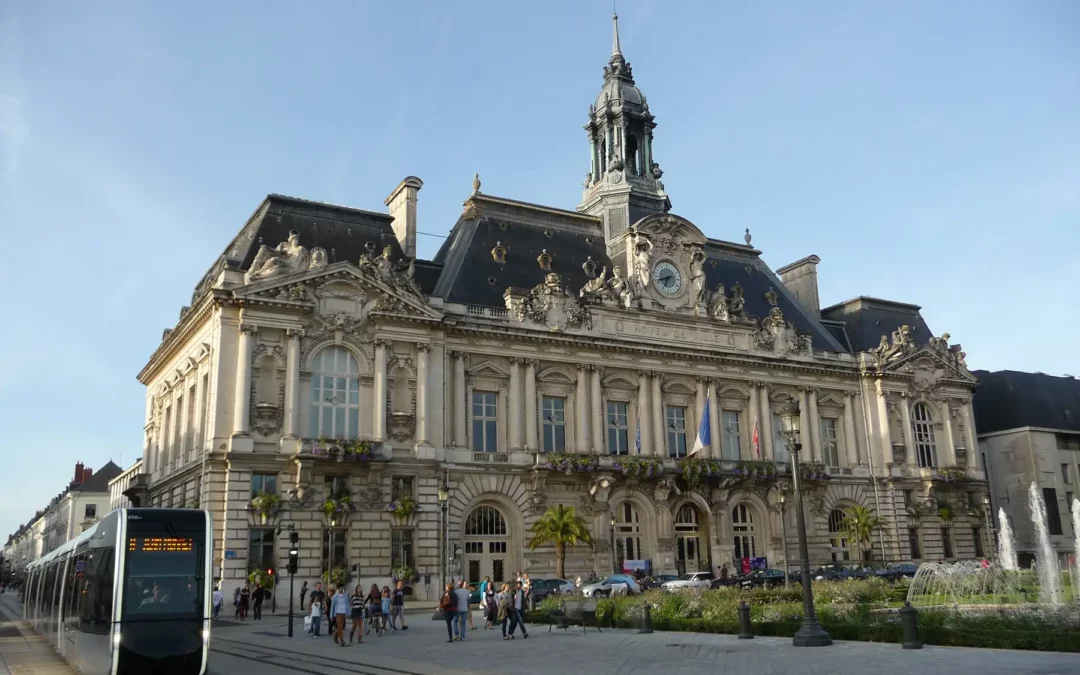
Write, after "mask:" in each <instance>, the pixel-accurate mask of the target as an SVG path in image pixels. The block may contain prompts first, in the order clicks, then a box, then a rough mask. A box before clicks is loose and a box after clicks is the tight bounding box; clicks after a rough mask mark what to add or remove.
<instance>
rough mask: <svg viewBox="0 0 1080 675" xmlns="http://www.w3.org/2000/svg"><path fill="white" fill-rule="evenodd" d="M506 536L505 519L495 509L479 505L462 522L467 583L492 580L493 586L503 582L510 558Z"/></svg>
mask: <svg viewBox="0 0 1080 675" xmlns="http://www.w3.org/2000/svg"><path fill="white" fill-rule="evenodd" d="M508 550H509V536H508V533H507V529H506V519H505V518H504V517H503V515H502V513H501V512H500V511H499V509H498V508H497V507H495V506H492V505H490V504H481V505H480V506H477V507H476V508H475V509H473V510H472V512H471V513H470V514H469V517H468V518H467V519H466V521H465V560H466V565H467V567H466V569H467V571H468V581H470V582H474V583H479V582H481V581H483V580H484V577H491V580H492V581H493V582H495V583H502V582H503V581H506V580H507V579H508V577H509V576H510V574H512V572H510V571H509V570H507V569H506V563H507V560H508V559H509V556H508Z"/></svg>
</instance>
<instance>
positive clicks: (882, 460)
mask: <svg viewBox="0 0 1080 675" xmlns="http://www.w3.org/2000/svg"><path fill="white" fill-rule="evenodd" d="M874 389H875V393H876V397H877V418H878V420H877V421H878V424H877V428H878V433H877V439H876V440H877V447H876V448H874V449H873V450H872V452H873V453H874V455H875V458H874V468H875V469H876V470H878V471H883V470H884V469H885V465H886V463H887V462H888V461H889V455H890V454H891V453H892V434H891V433H890V431H889V401H888V398H887V397H886V396H885V389H884V388H883V387H882V383H881V380H878V381H877V382H875V383H874Z"/></svg>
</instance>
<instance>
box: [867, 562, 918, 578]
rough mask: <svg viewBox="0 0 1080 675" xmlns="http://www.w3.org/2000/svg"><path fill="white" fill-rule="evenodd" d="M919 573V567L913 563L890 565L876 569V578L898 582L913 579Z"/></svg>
mask: <svg viewBox="0 0 1080 675" xmlns="http://www.w3.org/2000/svg"><path fill="white" fill-rule="evenodd" d="M918 571H919V566H918V565H913V564H911V563H889V564H888V565H885V566H884V567H879V568H877V569H875V570H874V576H876V577H879V578H881V579H888V580H889V581H897V580H898V579H902V578H904V577H907V578H908V579H912V578H914V577H915V573H916V572H918Z"/></svg>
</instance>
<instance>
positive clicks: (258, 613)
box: [251, 583, 266, 621]
mask: <svg viewBox="0 0 1080 675" xmlns="http://www.w3.org/2000/svg"><path fill="white" fill-rule="evenodd" d="M265 598H266V589H264V588H263V587H262V584H258V583H257V584H255V590H254V591H252V592H251V618H252V619H254V620H255V621H259V620H260V619H262V606H263V600H264V599H265Z"/></svg>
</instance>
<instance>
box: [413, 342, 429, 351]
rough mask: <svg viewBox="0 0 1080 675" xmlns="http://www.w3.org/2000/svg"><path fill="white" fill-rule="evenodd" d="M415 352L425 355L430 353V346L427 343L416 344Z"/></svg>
mask: <svg viewBox="0 0 1080 675" xmlns="http://www.w3.org/2000/svg"><path fill="white" fill-rule="evenodd" d="M416 351H417V352H422V353H425V354H426V353H427V352H430V351H431V344H430V343H427V342H417V343H416Z"/></svg>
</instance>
